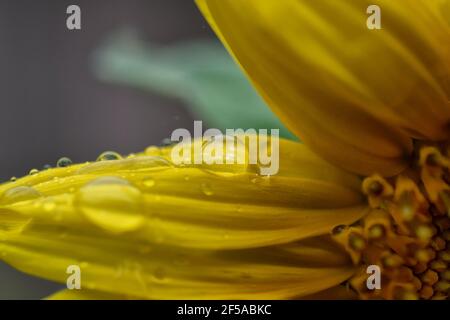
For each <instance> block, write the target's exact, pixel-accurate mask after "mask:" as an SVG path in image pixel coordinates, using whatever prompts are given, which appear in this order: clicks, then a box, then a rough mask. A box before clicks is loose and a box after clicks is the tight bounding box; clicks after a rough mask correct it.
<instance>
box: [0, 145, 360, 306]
mask: <svg viewBox="0 0 450 320" xmlns="http://www.w3.org/2000/svg"><path fill="white" fill-rule="evenodd" d="M169 150H170V148H166V149H160V150H158V151H155V152H157V153H159V154H160V156H152V155H146V154H145V153H141V154H139V155H137V156H135V157H133V158H126V159H118V160H109V161H101V162H93V163H86V164H81V165H73V166H69V167H67V168H56V169H50V170H46V171H42V172H39V173H37V174H34V175H32V176H27V177H24V178H21V179H17V180H16V181H14V182H8V183H6V184H3V185H1V186H0V253H1V255H0V256H1V258H2V260H4V261H6V262H7V263H9V264H11V265H13V266H14V267H16V268H17V269H19V270H22V271H24V272H27V273H31V274H33V275H37V276H40V277H44V278H47V279H51V280H55V281H61V282H64V281H65V279H67V276H68V275H67V273H66V268H67V267H68V266H69V265H78V266H79V267H80V269H81V274H82V278H81V279H82V280H81V281H82V282H81V283H82V284H81V285H82V287H83V288H86V289H89V290H94V291H96V290H97V291H101V292H106V293H115V294H124V295H127V296H132V297H144V298H271V297H272V298H284V297H291V296H298V295H304V294H310V293H314V292H317V291H321V290H324V289H327V288H329V287H332V286H334V285H336V284H339V283H341V282H342V281H343V280H345V279H346V278H348V277H349V276H350V275H351V273H352V271H353V269H352V267H351V266H350V265H351V263H349V257H348V255H347V254H343V253H342V251H340V250H337V249H336V247H335V246H334V245H333V244H332V242H330V240H329V238H328V236H327V234H329V233H330V231H331V229H332V228H333V227H335V226H336V225H340V224H350V223H352V222H353V221H355V220H357V219H359V218H360V217H361V216H363V215H364V214H365V210H366V208H365V204H364V202H363V200H362V198H361V194H360V191H359V189H360V179H359V178H358V177H356V176H354V175H352V174H349V173H347V172H344V171H342V170H340V169H337V168H335V167H333V166H332V165H330V164H328V163H327V162H325V161H323V160H321V159H320V158H319V157H317V156H316V155H314V154H313V153H312V152H311V151H309V150H308V149H307V147H305V146H304V145H302V144H298V143H295V142H290V141H285V140H282V141H281V142H280V170H279V172H278V174H277V175H275V176H270V177H267V176H261V175H260V174H258V172H259V171H258V168H257V167H258V166H256V168H255V166H253V165H250V164H248V165H245V164H244V165H233V164H228V165H223V167H221V166H220V165H217V164H215V165H214V164H213V165H205V164H201V165H182V166H177V165H174V164H173V163H172V162H170V161H169V159H168V158H167V157H164V155H165V154H166V155H167V151H169ZM324 235H325V236H324ZM115 279H117V281H116V280H115ZM83 283H84V284H83Z"/></svg>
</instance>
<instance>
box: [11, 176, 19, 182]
mask: <svg viewBox="0 0 450 320" xmlns="http://www.w3.org/2000/svg"><path fill="white" fill-rule="evenodd" d="M16 180H17V178H16V177H11V179H9V181H11V182H14V181H16Z"/></svg>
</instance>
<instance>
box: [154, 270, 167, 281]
mask: <svg viewBox="0 0 450 320" xmlns="http://www.w3.org/2000/svg"><path fill="white" fill-rule="evenodd" d="M153 277H154V278H155V279H156V280H158V281H162V280H164V279H165V278H166V271H165V270H164V269H163V268H161V267H158V268H156V269H155V271H154V272H153Z"/></svg>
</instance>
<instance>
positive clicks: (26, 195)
mask: <svg viewBox="0 0 450 320" xmlns="http://www.w3.org/2000/svg"><path fill="white" fill-rule="evenodd" d="M39 197H41V194H40V193H39V192H38V191H36V189H34V188H32V187H28V186H19V187H14V188H11V189H8V190H6V191H5V193H4V194H3V197H2V202H3V203H4V204H10V203H14V202H20V201H27V200H32V199H36V198H39Z"/></svg>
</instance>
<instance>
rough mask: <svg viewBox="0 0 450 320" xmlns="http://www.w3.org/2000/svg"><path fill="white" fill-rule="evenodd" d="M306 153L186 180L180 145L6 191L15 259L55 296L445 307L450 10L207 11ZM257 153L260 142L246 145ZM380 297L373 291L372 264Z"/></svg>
mask: <svg viewBox="0 0 450 320" xmlns="http://www.w3.org/2000/svg"><path fill="white" fill-rule="evenodd" d="M197 3H198V6H199V8H200V10H201V11H202V12H203V14H204V16H205V17H206V19H207V20H208V22H209V24H210V25H211V27H212V28H213V29H214V31H215V32H216V34H217V35H218V37H219V38H220V39H221V40H222V42H223V43H224V45H225V46H226V47H227V49H228V50H229V52H230V53H231V55H232V56H233V57H234V58H235V59H236V61H237V62H238V64H239V65H240V66H241V67H242V70H243V71H244V72H245V74H246V75H247V76H248V78H249V79H250V80H251V82H252V83H253V85H254V86H255V88H256V89H257V90H258V92H259V93H260V94H261V95H262V96H263V97H264V99H265V100H266V101H267V102H268V104H269V105H270V106H271V108H272V109H273V111H275V112H276V113H277V115H278V116H279V117H280V118H281V119H282V120H283V122H284V123H285V124H286V125H287V126H288V128H289V129H290V130H291V131H292V132H294V133H295V134H296V135H297V136H298V137H299V138H300V139H301V140H302V141H303V143H298V142H293V141H288V140H281V141H280V153H279V155H280V170H279V173H278V174H277V175H274V176H262V175H261V174H260V171H259V167H258V165H250V164H248V163H244V164H240V165H232V164H227V165H206V164H200V165H184V166H182V165H179V166H176V165H174V164H173V163H172V162H171V161H170V153H171V149H172V148H173V146H168V147H164V148H158V147H153V146H151V147H149V148H147V149H146V150H145V151H144V152H141V153H138V154H135V155H130V156H127V157H122V156H121V155H118V154H115V153H107V154H104V155H102V156H101V157H100V159H98V160H99V161H96V162H92V163H84V164H70V162H68V161H67V159H66V160H65V161H62V163H61V165H60V167H58V168H54V169H48V170H45V171H42V172H37V173H36V172H35V171H33V172H32V174H31V175H28V176H26V177H23V178H20V179H17V180H15V181H12V182H8V183H5V184H3V185H1V186H0V194H1V198H0V256H1V258H2V259H3V260H4V261H6V262H7V263H9V264H11V265H12V266H14V267H16V268H17V269H19V270H21V271H24V272H26V273H30V274H33V275H36V276H39V277H43V278H46V279H51V280H54V281H59V282H62V283H65V282H66V279H67V273H66V270H67V267H68V266H70V265H77V266H79V267H80V270H81V284H82V289H81V290H66V291H62V292H60V293H57V294H55V295H54V296H53V298H80V299H81V298H100V299H109V298H111V299H114V298H149V299H267V298H268V299H286V298H310V299H312V298H319V299H325V298H339V299H343V298H361V299H418V298H420V299H446V298H447V297H448V293H449V288H450V270H449V268H448V265H449V263H450V246H449V242H450V217H449V215H450V186H449V185H450V173H449V169H450V144H449V143H448V142H449V140H450V122H449V120H450V99H449V96H450V60H449V59H448V58H449V56H450V41H448V40H449V38H450V24H449V22H450V1H447V0H426V1H425V0H423V1H414V2H409V3H408V4H405V3H404V2H401V1H392V0H379V1H377V4H378V5H379V7H380V8H381V10H382V17H383V18H382V29H381V30H370V29H368V28H367V26H366V19H367V14H366V8H367V7H369V6H370V5H371V3H370V2H369V1H365V0H351V1H350V0H345V1H335V0H329V1H327V0H322V1H317V0H284V1H279V0H198V1H197ZM244 138H245V137H244ZM374 265H375V266H377V267H378V268H379V270H380V272H381V287H380V288H378V289H375V290H371V289H369V288H368V286H367V278H368V274H367V270H368V267H369V266H374Z"/></svg>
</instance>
